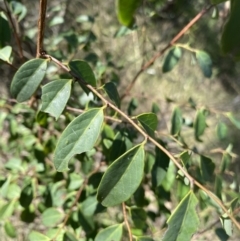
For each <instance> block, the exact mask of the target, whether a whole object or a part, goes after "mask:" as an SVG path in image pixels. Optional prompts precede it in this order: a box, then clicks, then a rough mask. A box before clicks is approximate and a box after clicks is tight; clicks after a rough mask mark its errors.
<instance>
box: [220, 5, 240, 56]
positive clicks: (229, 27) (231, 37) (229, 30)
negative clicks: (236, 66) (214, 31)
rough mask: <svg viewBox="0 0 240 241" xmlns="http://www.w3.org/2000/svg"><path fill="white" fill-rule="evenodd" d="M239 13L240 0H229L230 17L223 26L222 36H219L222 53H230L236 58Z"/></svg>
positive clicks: (237, 52)
mask: <svg viewBox="0 0 240 241" xmlns="http://www.w3.org/2000/svg"><path fill="white" fill-rule="evenodd" d="M239 15H240V1H239V0H231V11H230V17H229V19H228V20H227V23H226V24H225V26H224V29H223V33H222V37H221V48H222V52H223V53H224V54H232V55H233V56H236V57H237V58H239V57H240V46H239V43H240V34H238V33H239V31H240V26H239V24H238V22H239Z"/></svg>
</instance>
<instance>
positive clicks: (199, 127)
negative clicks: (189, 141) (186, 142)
mask: <svg viewBox="0 0 240 241" xmlns="http://www.w3.org/2000/svg"><path fill="white" fill-rule="evenodd" d="M206 127H207V125H206V116H205V114H204V110H199V111H198V112H197V116H196V118H195V122H194V135H195V138H196V140H198V141H201V140H200V138H199V137H200V136H201V135H203V133H204V131H205V129H206Z"/></svg>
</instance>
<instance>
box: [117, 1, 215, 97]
mask: <svg viewBox="0 0 240 241" xmlns="http://www.w3.org/2000/svg"><path fill="white" fill-rule="evenodd" d="M212 7H213V5H210V6H208V7H207V8H204V9H203V10H202V11H201V12H199V13H198V14H197V15H196V16H195V17H194V18H193V19H192V20H191V21H190V22H189V23H188V24H187V25H186V26H185V27H184V28H183V29H182V30H181V31H180V32H179V33H178V34H177V35H176V36H175V37H174V38H173V39H172V40H171V41H170V42H169V43H168V44H167V45H166V46H165V47H164V48H163V49H162V50H161V51H160V52H158V53H157V54H155V55H154V56H153V57H152V58H151V59H150V60H149V61H148V62H147V63H146V64H143V65H142V67H141V69H140V70H139V71H138V72H137V74H136V75H135V76H134V78H133V79H132V81H131V83H130V84H129V85H128V86H127V87H126V91H125V93H124V94H123V95H122V96H121V99H124V98H125V97H126V96H127V95H128V94H129V93H130V91H131V89H132V88H133V86H134V84H135V83H136V81H137V79H138V77H139V76H140V75H141V74H142V73H143V72H144V71H145V70H146V69H148V68H149V67H150V66H151V65H152V64H153V63H154V62H155V61H156V59H158V58H159V57H161V56H162V55H163V54H164V53H165V52H166V51H167V50H168V49H169V48H171V47H172V46H173V45H174V44H175V43H176V42H177V41H178V40H179V39H180V38H182V36H183V35H184V34H185V33H186V32H187V31H188V30H189V29H190V28H191V27H192V26H193V25H194V24H195V23H196V22H197V21H198V20H199V19H200V18H201V17H202V16H203V15H204V14H205V13H206V12H208V11H209V10H210V9H211V8H212Z"/></svg>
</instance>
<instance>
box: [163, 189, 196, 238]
mask: <svg viewBox="0 0 240 241" xmlns="http://www.w3.org/2000/svg"><path fill="white" fill-rule="evenodd" d="M197 203H198V200H197V198H196V196H195V195H194V193H193V192H192V191H190V192H189V193H188V194H187V195H186V197H185V198H184V199H183V200H182V201H181V202H180V203H179V205H178V206H177V208H176V209H175V211H174V212H173V214H172V215H171V216H170V218H169V219H168V221H167V223H168V229H167V231H166V233H165V235H164V237H163V239H162V241H170V240H191V237H192V235H193V234H194V232H195V231H196V230H197V229H198V225H199V219H198V215H197V212H196V210H195V208H196V205H197Z"/></svg>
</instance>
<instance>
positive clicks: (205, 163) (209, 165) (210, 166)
mask: <svg viewBox="0 0 240 241" xmlns="http://www.w3.org/2000/svg"><path fill="white" fill-rule="evenodd" d="M200 168H201V174H202V177H203V180H204V181H211V180H212V179H213V173H214V169H215V164H214V163H213V162H212V160H211V159H210V158H208V157H206V156H203V155H201V159H200Z"/></svg>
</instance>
